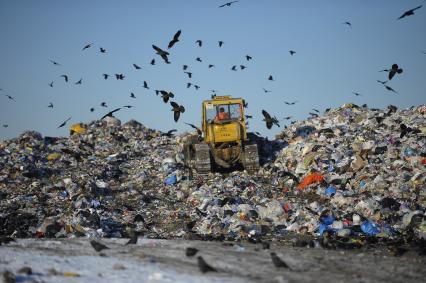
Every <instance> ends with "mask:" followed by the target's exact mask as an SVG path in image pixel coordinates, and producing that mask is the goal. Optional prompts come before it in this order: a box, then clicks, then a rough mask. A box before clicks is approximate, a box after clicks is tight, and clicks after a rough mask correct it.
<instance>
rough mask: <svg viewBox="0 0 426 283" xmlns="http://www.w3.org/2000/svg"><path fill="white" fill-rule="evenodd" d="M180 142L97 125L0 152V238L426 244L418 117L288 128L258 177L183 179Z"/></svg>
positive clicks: (334, 113) (131, 126)
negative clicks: (327, 240)
mask: <svg viewBox="0 0 426 283" xmlns="http://www.w3.org/2000/svg"><path fill="white" fill-rule="evenodd" d="M187 135H188V134H187V133H184V134H181V135H173V134H171V133H162V132H160V131H156V130H152V129H148V128H146V127H144V126H143V125H142V124H140V123H138V122H136V121H134V120H131V121H129V122H127V123H125V124H123V125H121V122H120V120H118V119H116V118H114V117H106V118H105V119H104V120H98V121H93V122H91V123H88V124H77V125H74V126H73V127H72V128H71V135H70V137H69V138H58V137H43V136H42V135H41V134H39V133H37V132H31V131H28V132H24V133H23V134H21V136H19V137H17V138H14V139H11V140H5V141H2V142H0V236H8V237H38V238H43V237H128V236H129V234H130V233H133V232H136V233H138V234H139V235H145V236H146V237H152V238H163V239H171V238H173V239H175V238H185V239H216V240H237V241H238V240H249V241H255V242H259V241H264V240H265V241H266V240H275V241H277V242H280V241H282V242H283V243H284V242H285V241H287V240H288V239H289V238H291V237H293V239H295V238H294V237H296V238H298V239H302V238H303V237H305V236H306V237H311V238H313V239H315V238H320V237H322V238H325V237H328V238H331V237H332V238H334V239H338V240H339V241H340V242H341V243H346V244H351V245H357V244H360V243H362V242H363V241H365V240H366V239H372V238H374V239H385V240H392V241H394V240H400V239H404V240H405V241H417V240H419V239H420V240H421V239H423V240H424V239H426V214H425V212H426V210H425V208H426V138H425V137H426V106H425V105H423V106H419V107H412V108H410V109H405V110H398V109H397V108H396V107H394V106H389V107H388V109H384V110H380V109H370V108H368V107H367V106H363V107H360V106H357V105H354V104H346V105H343V106H342V107H340V108H336V109H329V110H328V111H326V112H325V113H324V115H323V116H318V117H312V118H310V119H308V120H305V121H298V122H295V123H293V124H291V125H290V126H288V127H286V128H285V129H284V130H283V131H282V132H281V133H280V134H279V135H278V136H277V139H276V140H274V141H268V140H267V139H264V138H261V137H259V142H260V143H261V144H260V145H261V148H260V152H261V159H262V165H261V168H260V170H259V171H258V172H257V173H256V174H248V173H247V172H245V171H234V172H227V173H215V172H212V173H210V174H209V175H207V176H197V175H193V174H191V172H190V170H189V169H188V168H186V167H185V165H184V160H183V154H182V146H183V143H184V141H185V138H186V136H187Z"/></svg>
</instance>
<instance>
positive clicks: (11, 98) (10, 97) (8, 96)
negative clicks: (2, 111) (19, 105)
mask: <svg viewBox="0 0 426 283" xmlns="http://www.w3.org/2000/svg"><path fill="white" fill-rule="evenodd" d="M3 95H4V96H6V97H7V98H9V99H10V100H13V101H15V98H13V97H12V96H10V95H8V94H3Z"/></svg>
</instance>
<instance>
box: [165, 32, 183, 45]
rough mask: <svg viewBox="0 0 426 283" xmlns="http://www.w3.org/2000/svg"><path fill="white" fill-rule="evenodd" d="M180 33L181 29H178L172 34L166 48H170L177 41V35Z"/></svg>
mask: <svg viewBox="0 0 426 283" xmlns="http://www.w3.org/2000/svg"><path fill="white" fill-rule="evenodd" d="M180 34H181V30H178V31H177V32H176V33H175V35H174V36H173V39H172V41H170V42H169V45H168V46H167V48H168V49H170V48H172V47H173V45H175V43H176V42H178V41H179V36H180Z"/></svg>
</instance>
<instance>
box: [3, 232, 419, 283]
mask: <svg viewBox="0 0 426 283" xmlns="http://www.w3.org/2000/svg"><path fill="white" fill-rule="evenodd" d="M89 241H90V240H89V239H86V238H74V239H53V240H52V239H46V240H45V239H19V240H17V241H16V242H11V243H9V244H7V245H5V246H2V247H0V255H1V256H0V271H2V272H4V271H6V270H8V271H10V272H11V273H12V274H14V275H15V279H16V282H46V283H47V282H421V281H422V280H424V278H425V276H426V269H425V268H424V266H425V264H426V258H425V257H419V256H417V255H416V254H415V253H411V252H407V253H406V254H404V255H402V256H399V257H395V256H392V255H390V254H389V252H388V251H386V250H383V249H371V250H350V251H347V250H346V251H345V250H325V249H311V248H296V247H289V246H276V245H274V244H272V245H271V248H270V249H268V250H265V249H263V248H262V246H261V245H259V244H250V243H247V244H237V243H227V242H205V241H187V240H153V239H139V241H138V243H137V244H136V245H125V243H126V242H127V239H102V243H104V244H105V245H107V246H108V247H109V249H106V250H103V251H101V252H99V253H98V252H96V251H95V250H94V249H93V248H92V247H91V246H90V243H89ZM187 247H194V248H197V249H199V252H198V253H197V254H196V255H195V256H193V257H187V256H185V249H186V248H187ZM271 251H274V252H275V253H276V254H277V255H278V256H279V257H280V258H281V259H282V260H284V261H285V262H286V263H287V265H288V266H289V268H277V267H275V266H274V265H273V264H272V261H271V258H270V252H271ZM197 256H202V257H203V258H204V259H205V261H206V262H207V263H208V264H210V265H211V266H213V267H214V268H216V269H217V272H207V273H201V272H200V270H199V268H198V266H197V260H196V257H197ZM23 267H30V268H31V270H32V274H31V275H28V274H22V273H19V272H18V270H19V269H21V268H23Z"/></svg>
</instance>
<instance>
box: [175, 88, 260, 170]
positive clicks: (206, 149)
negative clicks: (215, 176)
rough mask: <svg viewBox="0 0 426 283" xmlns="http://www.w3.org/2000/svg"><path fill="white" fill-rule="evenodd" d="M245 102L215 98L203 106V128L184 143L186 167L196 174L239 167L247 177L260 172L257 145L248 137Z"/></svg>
mask: <svg viewBox="0 0 426 283" xmlns="http://www.w3.org/2000/svg"><path fill="white" fill-rule="evenodd" d="M245 119H246V118H245V116H244V100H243V99H242V98H232V97H231V96H215V97H213V98H212V99H211V100H205V101H203V103H202V125H201V129H199V128H198V135H190V136H188V137H187V138H186V141H185V142H184V148H183V153H184V158H185V164H186V165H187V166H188V167H189V168H191V170H194V171H195V173H197V174H201V175H204V174H208V173H209V172H211V171H212V170H218V169H221V168H222V169H233V168H238V167H240V168H241V167H242V168H244V169H245V170H247V171H248V172H249V173H253V172H256V171H257V170H258V169H259V153H258V148H257V144H256V142H255V141H254V140H253V139H250V138H248V136H249V137H250V136H254V135H252V134H250V133H247V125H246V121H245Z"/></svg>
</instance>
